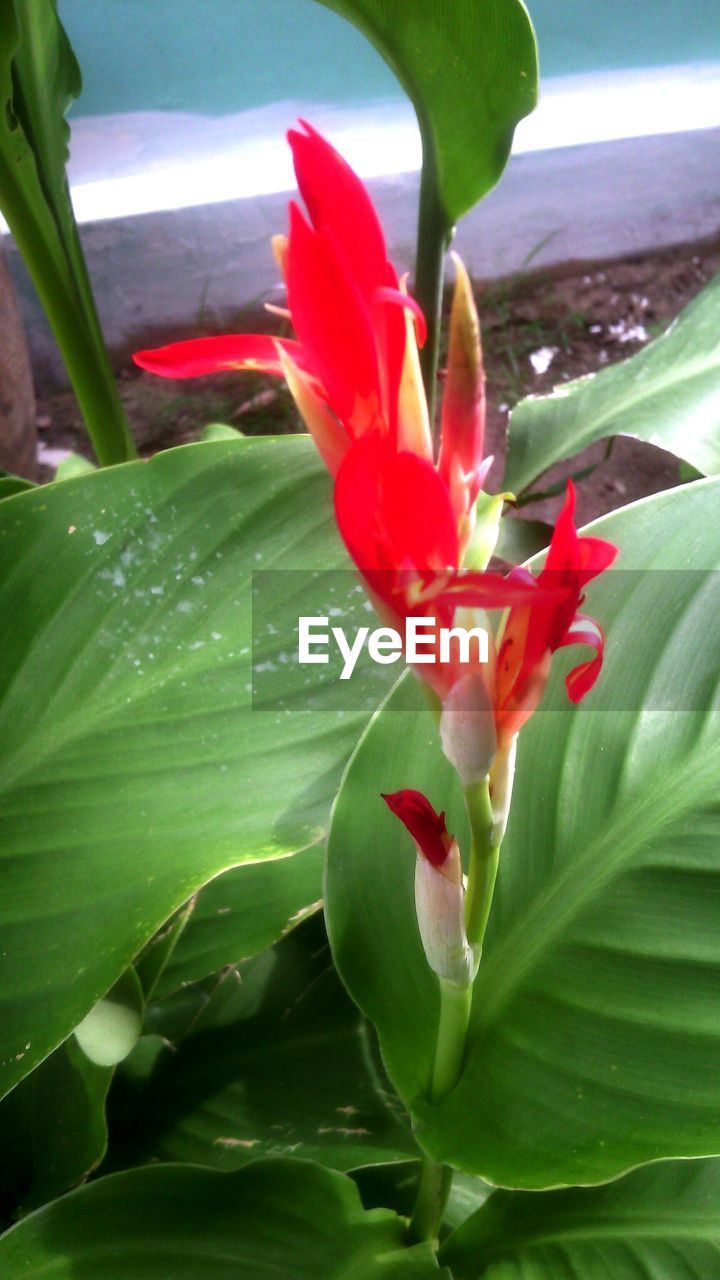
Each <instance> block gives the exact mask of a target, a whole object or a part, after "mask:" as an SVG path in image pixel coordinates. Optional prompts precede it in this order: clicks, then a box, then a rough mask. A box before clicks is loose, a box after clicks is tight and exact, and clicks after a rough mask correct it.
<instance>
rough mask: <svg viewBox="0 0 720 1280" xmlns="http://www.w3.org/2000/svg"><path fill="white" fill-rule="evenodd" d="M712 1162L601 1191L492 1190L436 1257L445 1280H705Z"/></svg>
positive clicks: (641, 1176) (714, 1177) (712, 1255)
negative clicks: (446, 1270) (449, 1277)
mask: <svg viewBox="0 0 720 1280" xmlns="http://www.w3.org/2000/svg"><path fill="white" fill-rule="evenodd" d="M719 1205H720V1160H683V1161H678V1162H674V1161H673V1162H670V1163H667V1164H661V1165H657V1166H655V1167H651V1168H645V1169H638V1170H637V1171H636V1172H635V1173H631V1174H629V1175H628V1176H627V1177H626V1178H622V1179H621V1180H620V1181H619V1182H613V1183H611V1184H610V1186H605V1187H578V1188H573V1189H572V1190H569V1191H554V1192H549V1193H548V1194H547V1195H530V1194H528V1193H527V1192H517V1191H516V1192H508V1191H497V1192H495V1194H494V1195H492V1196H491V1197H490V1199H489V1200H488V1201H487V1203H486V1204H485V1206H484V1207H483V1208H482V1209H480V1210H479V1212H478V1213H476V1214H475V1215H474V1216H473V1217H472V1218H470V1220H469V1221H468V1222H466V1223H465V1224H464V1225H463V1226H462V1227H461V1228H460V1229H459V1230H458V1231H456V1232H455V1234H454V1235H453V1236H451V1237H450V1239H449V1240H447V1241H446V1243H445V1245H444V1246H443V1248H442V1250H441V1253H440V1256H441V1259H442V1261H443V1262H444V1263H446V1264H447V1265H448V1266H449V1267H451V1268H452V1273H453V1276H454V1277H455V1280H479V1277H480V1276H482V1277H483V1280H530V1277H532V1280H558V1277H559V1276H562V1277H563V1280H592V1278H593V1277H597V1280H601V1278H602V1280H604V1278H605V1277H606V1276H612V1280H641V1278H642V1280H679V1277H680V1276H683V1277H687V1280H691V1278H692V1280H705V1277H707V1280H710V1278H711V1277H712V1276H715V1275H718V1274H720V1207H719Z"/></svg>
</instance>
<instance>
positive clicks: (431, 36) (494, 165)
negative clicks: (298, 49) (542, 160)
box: [320, 0, 538, 228]
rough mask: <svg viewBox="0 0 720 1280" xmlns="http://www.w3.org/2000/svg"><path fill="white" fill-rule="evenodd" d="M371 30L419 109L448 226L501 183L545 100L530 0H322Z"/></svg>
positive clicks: (365, 30)
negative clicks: (517, 139) (522, 125)
mask: <svg viewBox="0 0 720 1280" xmlns="http://www.w3.org/2000/svg"><path fill="white" fill-rule="evenodd" d="M320 3H322V4H324V5H325V6H326V7H327V8H328V9H333V10H334V11H335V12H336V13H339V14H340V15H341V16H342V17H343V18H347V19H348V21H349V22H352V23H353V25H354V26H356V27H358V28H359V30H360V31H362V33H363V35H365V36H367V38H368V40H370V41H371V43H372V44H374V45H375V48H376V49H377V50H378V52H379V53H380V54H382V56H383V58H384V59H385V61H386V62H387V63H388V64H389V66H390V68H391V70H392V71H394V72H395V75H396V76H397V78H398V80H399V81H400V84H401V85H402V87H403V88H404V90H405V92H406V93H407V94H408V96H409V98H410V99H411V101H412V103H413V106H414V107H415V111H416V113H417V117H418V123H419V125H420V130H421V133H422V138H423V149H424V153H425V156H426V159H428V160H429V162H430V164H431V166H432V170H433V176H434V181H435V183H436V186H437V196H438V198H439V202H440V205H441V206H442V208H443V210H444V215H445V220H446V226H447V227H448V228H449V227H451V226H453V224H454V223H455V222H457V221H458V219H459V218H461V217H462V215H463V214H464V213H467V212H468V210H469V209H472V207H473V205H474V204H476V203H477V201H478V200H480V199H482V197H483V196H484V195H485V194H486V192H488V191H489V190H490V188H491V187H493V186H494V185H495V183H496V182H497V181H498V178H499V177H500V175H501V173H502V171H503V169H504V168H505V165H506V163H507V159H508V156H509V154H510V147H511V144H512V137H513V132H514V129H515V126H516V125H517V124H518V122H519V121H520V120H522V118H523V116H526V115H528V114H529V113H530V112H531V111H532V110H533V109H534V107H535V103H536V101H537V77H538V67H537V47H536V44H535V33H534V31H533V28H532V23H531V21H530V17H529V15H528V12H527V9H526V8H525V6H524V4H522V3H521V0H453V3H452V4H446V3H443V2H442V0H441V2H440V3H439V2H438V0H413V2H412V4H408V3H407V0H320Z"/></svg>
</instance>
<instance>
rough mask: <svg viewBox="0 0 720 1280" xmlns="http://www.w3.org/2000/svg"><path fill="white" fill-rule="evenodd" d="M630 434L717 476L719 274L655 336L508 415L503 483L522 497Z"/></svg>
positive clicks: (719, 438) (719, 464)
mask: <svg viewBox="0 0 720 1280" xmlns="http://www.w3.org/2000/svg"><path fill="white" fill-rule="evenodd" d="M615 435H628V436H637V437H638V439H640V440H647V441H648V442H649V443H650V444H655V445H658V446H659V447H660V448H661V449H667V450H668V451H669V452H670V453H674V454H676V455H677V457H678V458H684V459H685V461H686V462H689V463H691V464H692V465H693V466H694V467H697V469H698V470H699V471H701V472H702V473H703V474H704V475H715V474H716V473H717V472H718V471H720V275H719V276H717V277H716V278H715V280H714V281H713V282H712V284H710V285H708V287H707V288H706V289H704V290H703V292H702V293H701V294H700V296H699V297H698V298H696V299H695V300H694V302H691V303H690V305H689V306H688V307H686V308H685V310H684V311H683V312H682V313H681V314H680V316H679V317H678V319H677V320H676V321H675V323H674V324H672V325H671V326H670V328H669V329H668V330H667V331H666V332H665V333H664V334H663V335H662V337H660V338H656V340H655V341H654V342H651V343H650V344H649V345H648V346H647V347H644V348H643V349H642V351H639V352H638V353H637V355H634V356H631V358H630V359H629V360H623V361H621V362H620V363H619V364H615V365H611V366H610V368H608V369H603V370H601V372H600V373H596V374H591V375H589V376H588V377H585V378H579V379H578V380H577V381H576V382H566V383H563V384H562V385H561V386H559V387H557V388H556V389H555V391H554V392H553V393H552V395H549V396H531V397H530V398H529V399H528V400H523V401H522V402H521V403H520V404H519V405H518V406H517V408H516V409H513V412H512V415H511V418H510V430H509V441H508V455H507V464H506V469H505V478H504V480H503V484H504V485H505V486H506V487H507V488H508V489H511V490H512V492H513V493H518V494H519V493H521V492H522V490H523V489H527V488H528V486H529V485H531V484H532V483H533V481H534V480H536V479H537V477H538V476H539V475H541V474H542V473H543V472H544V471H547V469H548V467H552V466H554V464H555V463H556V462H561V461H562V460H563V459H564V458H570V457H572V456H573V454H576V453H579V451H580V450H581V449H584V448H585V447H586V446H587V445H589V444H592V443H593V441H595V440H604V439H606V438H607V437H608V436H615Z"/></svg>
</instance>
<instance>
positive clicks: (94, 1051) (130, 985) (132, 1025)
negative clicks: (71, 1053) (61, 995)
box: [75, 965, 145, 1067]
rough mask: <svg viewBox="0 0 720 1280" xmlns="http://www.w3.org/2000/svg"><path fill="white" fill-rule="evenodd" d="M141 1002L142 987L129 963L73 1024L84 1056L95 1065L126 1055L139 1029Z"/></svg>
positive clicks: (114, 1063)
mask: <svg viewBox="0 0 720 1280" xmlns="http://www.w3.org/2000/svg"><path fill="white" fill-rule="evenodd" d="M144 1006H145V1002H144V999H143V990H142V987H141V986H140V981H139V979H138V976H137V974H136V972H135V970H134V968H133V967H132V965H131V966H130V968H129V969H126V970H125V972H124V973H123V974H121V975H120V977H119V978H118V980H117V982H116V983H114V985H113V986H112V987H111V988H110V990H109V991H108V992H107V994H106V995H104V996H103V998H102V1000H98V1002H97V1004H96V1005H93V1007H92V1009H91V1010H90V1012H89V1013H86V1014H85V1017H84V1018H83V1020H82V1022H81V1023H79V1024H78V1026H77V1027H76V1028H75V1039H76V1040H77V1042H78V1044H79V1045H80V1048H81V1049H82V1051H83V1053H84V1054H85V1056H86V1057H87V1058H89V1059H90V1061H91V1062H94V1063H95V1065H96V1066H98V1067H115V1066H117V1064H118V1062H122V1060H123V1058H127V1056H128V1054H129V1053H131V1052H132V1050H133V1048H134V1046H135V1043H136V1041H137V1039H138V1037H139V1035H140V1032H141V1031H142V1023H143V1010H144Z"/></svg>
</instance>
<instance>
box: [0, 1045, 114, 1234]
mask: <svg viewBox="0 0 720 1280" xmlns="http://www.w3.org/2000/svg"><path fill="white" fill-rule="evenodd" d="M111 1077H112V1071H110V1070H108V1069H107V1068H103V1067H98V1066H95V1065H94V1063H92V1062H90V1061H89V1059H88V1058H86V1056H85V1054H84V1053H83V1052H82V1051H81V1049H80V1048H79V1047H78V1045H77V1044H76V1043H75V1041H74V1039H73V1038H71V1039H69V1040H66V1041H65V1044H63V1045H61V1046H60V1048H59V1049H56V1050H55V1052H54V1053H52V1054H51V1055H50V1057H49V1058H46V1059H45V1061H44V1062H43V1063H41V1064H40V1066H39V1067H36V1068H35V1070H34V1071H33V1072H32V1073H31V1074H30V1075H29V1076H26V1077H25V1079H24V1080H23V1081H22V1082H21V1084H19V1085H18V1086H17V1088H16V1089H14V1090H13V1091H12V1093H11V1094H9V1095H8V1097H6V1098H3V1100H2V1102H0V1211H1V1212H2V1213H3V1214H4V1215H5V1216H8V1217H10V1216H13V1215H14V1214H15V1212H16V1211H17V1210H19V1209H20V1210H22V1212H27V1211H28V1210H30V1209H34V1208H35V1207H36V1206H37V1205H41V1204H44V1203H46V1201H48V1200H52V1199H54V1198H55V1196H59V1195H62V1194H63V1193H64V1192H65V1191H69V1190H70V1189H71V1188H72V1187H75V1186H77V1185H78V1183H79V1182H82V1181H83V1179H84V1178H86V1177H87V1175H88V1174H89V1173H90V1172H91V1171H92V1170H93V1169H94V1168H95V1167H96V1165H98V1164H99V1163H100V1161H101V1159H102V1157H103V1155H104V1153H105V1147H106V1145H107V1127H106V1124H105V1098H106V1095H107V1091H108V1088H109V1085H110V1080H111Z"/></svg>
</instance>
